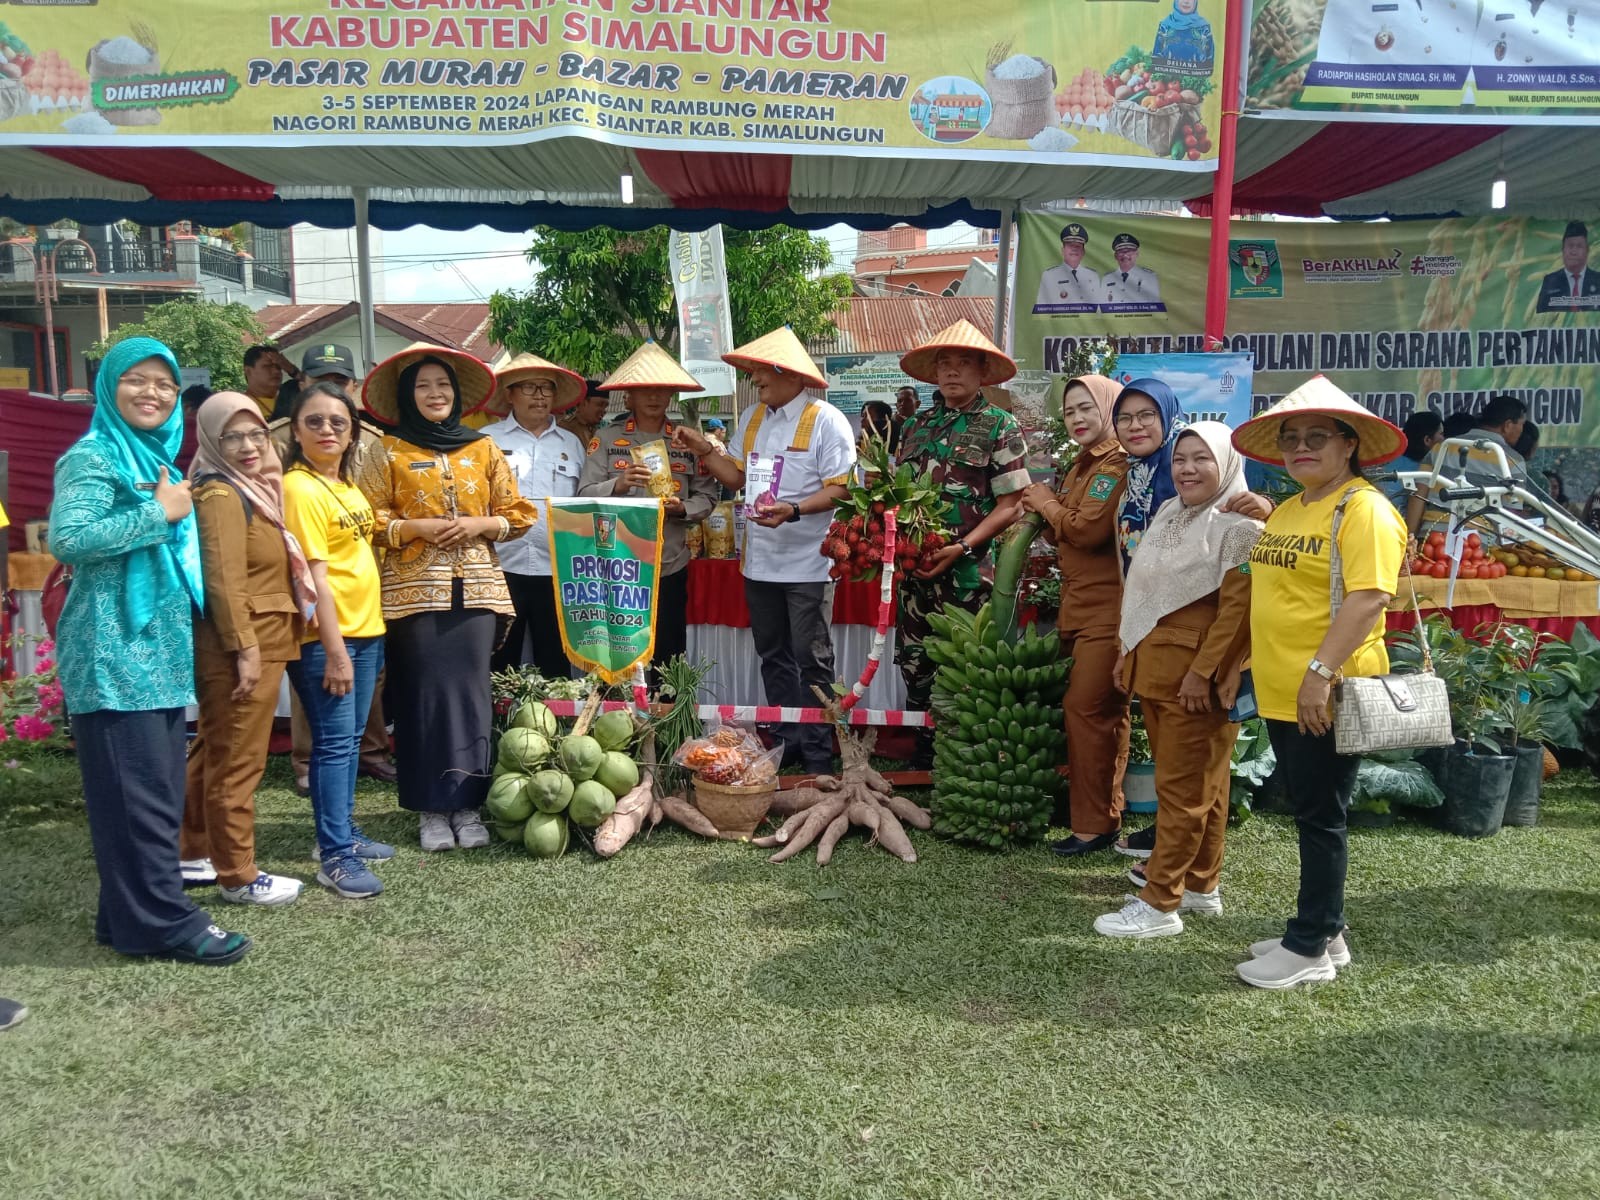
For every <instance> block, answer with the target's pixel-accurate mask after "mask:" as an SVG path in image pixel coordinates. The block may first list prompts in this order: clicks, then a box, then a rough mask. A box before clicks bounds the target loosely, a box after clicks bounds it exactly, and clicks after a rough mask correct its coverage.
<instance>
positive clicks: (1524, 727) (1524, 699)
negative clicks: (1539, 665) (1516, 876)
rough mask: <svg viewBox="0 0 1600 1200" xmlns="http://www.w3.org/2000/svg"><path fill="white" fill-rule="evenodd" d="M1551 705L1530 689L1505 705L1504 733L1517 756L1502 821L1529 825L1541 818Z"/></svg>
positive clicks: (1501, 712) (1511, 698) (1507, 745)
mask: <svg viewBox="0 0 1600 1200" xmlns="http://www.w3.org/2000/svg"><path fill="white" fill-rule="evenodd" d="M1546 713H1547V705H1546V702H1545V701H1544V700H1543V699H1540V698H1539V697H1536V696H1534V695H1532V693H1531V692H1529V691H1527V690H1522V691H1518V692H1517V693H1516V694H1515V695H1514V696H1510V697H1508V698H1507V699H1506V700H1505V701H1504V702H1503V703H1502V705H1501V709H1500V719H1501V726H1500V729H1501V733H1502V734H1503V735H1504V737H1505V743H1506V748H1507V749H1509V750H1510V752H1511V756H1512V757H1513V758H1514V759H1515V760H1516V766H1515V767H1514V768H1513V769H1512V772H1511V791H1510V794H1509V795H1508V796H1507V797H1506V809H1505V814H1504V816H1503V817H1502V824H1505V825H1519V826H1528V825H1536V824H1538V822H1539V798H1540V793H1541V791H1542V790H1543V788H1544V739H1545V737H1546V736H1547V728H1548V724H1547V721H1546Z"/></svg>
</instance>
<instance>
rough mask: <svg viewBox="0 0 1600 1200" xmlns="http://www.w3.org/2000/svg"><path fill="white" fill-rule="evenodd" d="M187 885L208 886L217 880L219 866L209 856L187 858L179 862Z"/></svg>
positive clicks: (179, 868) (179, 867) (180, 870)
mask: <svg viewBox="0 0 1600 1200" xmlns="http://www.w3.org/2000/svg"><path fill="white" fill-rule="evenodd" d="M178 871H179V873H181V874H182V876H183V884H184V886H185V887H206V886H208V885H209V884H213V883H215V882H216V881H217V868H216V867H215V866H213V865H212V862H211V860H210V859H209V858H185V859H183V860H181V861H180V862H179V863H178Z"/></svg>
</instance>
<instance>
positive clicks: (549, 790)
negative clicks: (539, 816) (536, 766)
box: [528, 768, 573, 813]
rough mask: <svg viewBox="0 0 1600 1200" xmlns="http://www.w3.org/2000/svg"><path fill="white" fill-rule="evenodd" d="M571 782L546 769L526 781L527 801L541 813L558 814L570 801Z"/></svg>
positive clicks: (556, 772)
mask: <svg viewBox="0 0 1600 1200" xmlns="http://www.w3.org/2000/svg"><path fill="white" fill-rule="evenodd" d="M572 789H573V783H572V780H571V779H569V778H568V777H567V776H565V775H563V774H562V773H561V772H560V771H555V770H550V769H549V768H546V769H545V770H543V771H540V772H538V773H537V774H535V775H534V777H533V778H532V779H530V780H528V799H529V801H530V802H531V803H532V804H533V807H534V808H536V809H538V810H539V811H540V812H542V813H558V812H560V811H561V810H562V809H564V808H565V807H566V806H567V802H568V801H569V800H571V799H572Z"/></svg>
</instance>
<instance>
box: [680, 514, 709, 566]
mask: <svg viewBox="0 0 1600 1200" xmlns="http://www.w3.org/2000/svg"><path fill="white" fill-rule="evenodd" d="M683 544H684V545H685V546H687V547H688V548H689V557H690V558H703V557H704V556H705V552H706V527H705V522H704V521H696V522H695V523H694V524H693V525H690V526H688V527H687V528H686V529H685V530H684V531H683Z"/></svg>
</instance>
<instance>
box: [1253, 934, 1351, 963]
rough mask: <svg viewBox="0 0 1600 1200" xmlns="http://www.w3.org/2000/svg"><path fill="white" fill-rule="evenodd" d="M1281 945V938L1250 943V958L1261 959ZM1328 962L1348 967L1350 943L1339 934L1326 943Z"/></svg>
mask: <svg viewBox="0 0 1600 1200" xmlns="http://www.w3.org/2000/svg"><path fill="white" fill-rule="evenodd" d="M1282 945H1283V939H1282V938H1267V939H1266V940H1265V941H1260V942H1251V943H1250V957H1251V958H1263V957H1265V956H1266V955H1268V954H1271V953H1272V952H1273V951H1274V950H1276V949H1278V948H1279V947H1281V946H1282ZM1328 961H1329V962H1331V963H1332V964H1333V965H1334V966H1336V967H1348V966H1349V965H1350V943H1349V942H1347V941H1345V940H1344V934H1343V933H1340V934H1338V935H1337V936H1336V937H1333V938H1330V939H1329V941H1328Z"/></svg>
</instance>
